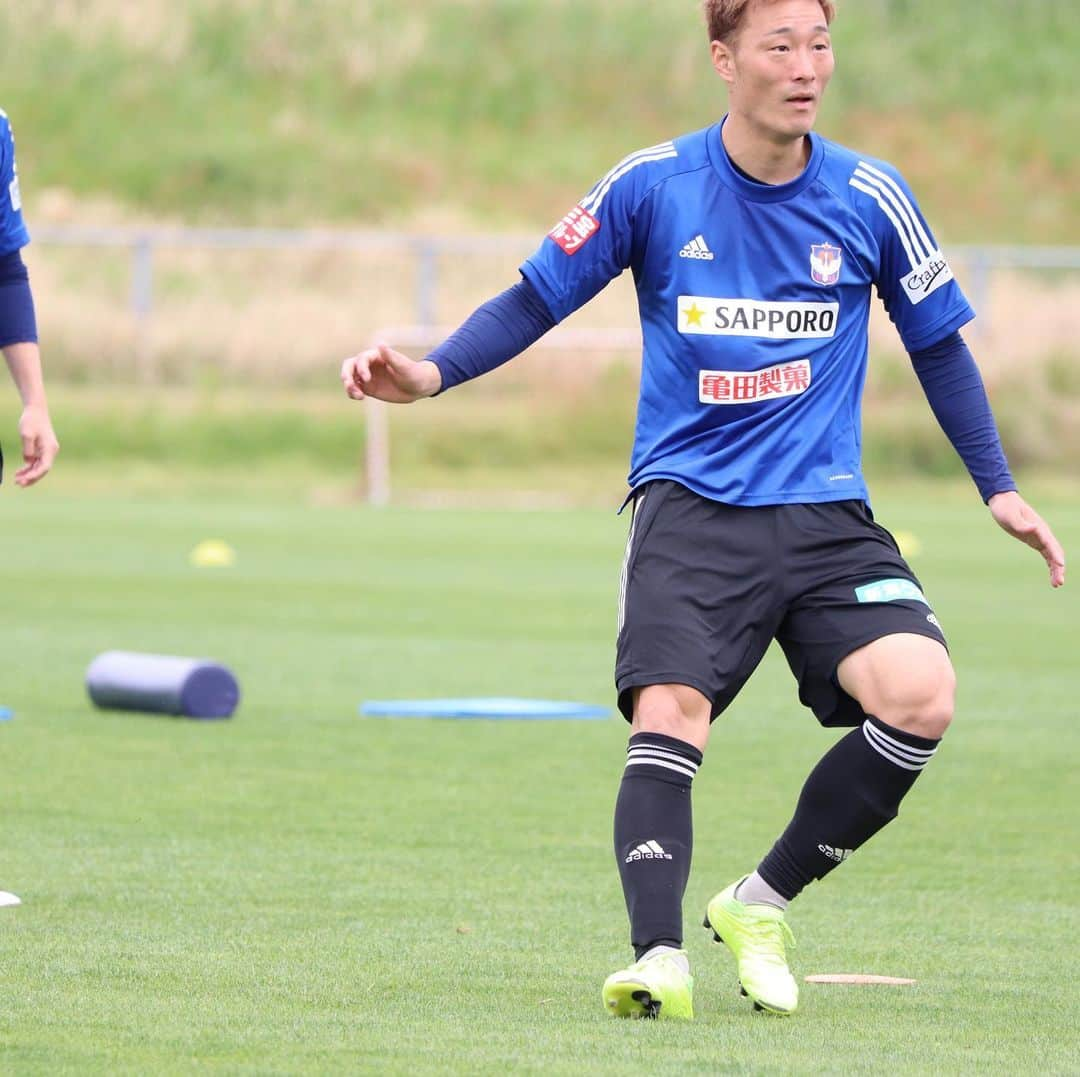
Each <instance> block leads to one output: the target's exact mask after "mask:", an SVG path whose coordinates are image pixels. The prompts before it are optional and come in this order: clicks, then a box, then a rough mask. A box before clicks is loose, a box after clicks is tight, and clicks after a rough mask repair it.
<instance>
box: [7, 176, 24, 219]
mask: <svg viewBox="0 0 1080 1077" xmlns="http://www.w3.org/2000/svg"><path fill="white" fill-rule="evenodd" d="M8 198H10V199H11V208H12V209H13V210H14V211H15V212H16V213H18V212H19V210H20V209H22V196H21V195H20V194H19V177H18V176H16V177H15V178H14V179H13V180H12V181H11V182H10V183H9V184H8Z"/></svg>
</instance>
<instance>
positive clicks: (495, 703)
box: [360, 697, 611, 720]
mask: <svg viewBox="0 0 1080 1077" xmlns="http://www.w3.org/2000/svg"><path fill="white" fill-rule="evenodd" d="M360 713H361V714H363V715H366V716H367V717H369V718H519V719H522V718H523V719H533V720H540V719H551V718H576V719H596V718H607V717H608V715H609V714H610V713H611V711H610V710H609V709H608V708H607V707H597V706H594V705H593V704H591V703H571V702H563V701H559V700H551V699H504V698H499V697H481V698H479V699H390V700H368V701H367V702H366V703H361V704H360Z"/></svg>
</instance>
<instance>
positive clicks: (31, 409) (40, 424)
mask: <svg viewBox="0 0 1080 1077" xmlns="http://www.w3.org/2000/svg"><path fill="white" fill-rule="evenodd" d="M19 437H20V438H21V439H22V454H23V466H22V467H21V468H19V470H18V471H16V472H15V484H16V485H17V486H33V485H34V483H35V482H37V481H38V479H40V478H42V477H43V476H44V475H45V474H46V473H47V472H48V470H49V468H51V467H52V465H53V461H54V460H55V459H56V454H57V453H58V452H59V451H60V443H59V442H58V441H57V440H56V434H55V433H54V432H53V428H52V422H51V421H50V419H49V411H48V409H47V408H45V407H43V406H42V405H40V404H29V405H27V406H26V407H25V408H24V409H23V413H22V418H20V419H19Z"/></svg>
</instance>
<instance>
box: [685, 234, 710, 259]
mask: <svg viewBox="0 0 1080 1077" xmlns="http://www.w3.org/2000/svg"><path fill="white" fill-rule="evenodd" d="M679 257H680V258H697V259H698V260H700V261H702V262H711V261H712V260H713V258H715V257H716V256H715V255H714V254H713V252H712V251H711V250H709V245H708V244H707V243H706V242H705V237H704V236H703V235H701V234H700V233H698V235H696V236H695V237H694V238H693V239H692V240H690V242H689V243H687V245H686V246H685V247H683V249H682V250H681V251H679Z"/></svg>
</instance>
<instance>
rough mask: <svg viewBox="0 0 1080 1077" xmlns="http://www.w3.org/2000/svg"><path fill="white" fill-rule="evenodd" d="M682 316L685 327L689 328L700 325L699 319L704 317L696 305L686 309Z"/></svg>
mask: <svg viewBox="0 0 1080 1077" xmlns="http://www.w3.org/2000/svg"><path fill="white" fill-rule="evenodd" d="M683 314H685V315H686V325H687V327H688V328H689V327H690V326H691V325H698V326H700V325H701V319H702V318H703V317H704V316H705V311H703V310H699V309H698V305H697V303H694V305H693V306H690V307H687V308H686V309H685V310H684V311H683Z"/></svg>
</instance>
